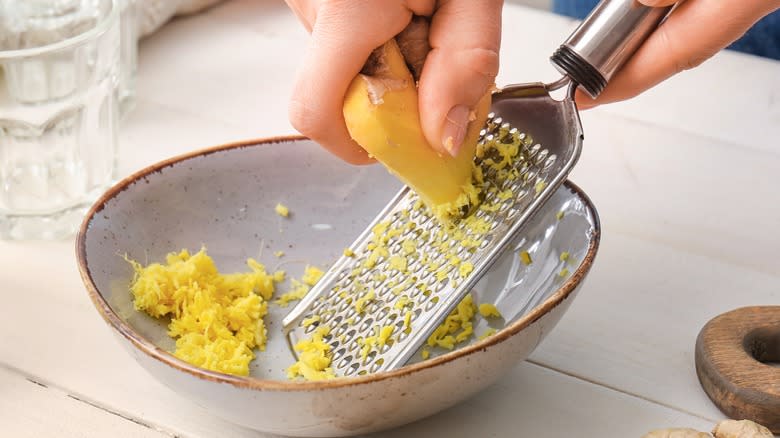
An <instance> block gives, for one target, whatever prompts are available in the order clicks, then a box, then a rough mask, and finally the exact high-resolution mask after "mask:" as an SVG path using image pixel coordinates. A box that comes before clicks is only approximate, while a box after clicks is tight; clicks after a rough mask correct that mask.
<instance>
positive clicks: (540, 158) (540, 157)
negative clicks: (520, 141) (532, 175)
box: [534, 145, 550, 166]
mask: <svg viewBox="0 0 780 438" xmlns="http://www.w3.org/2000/svg"><path fill="white" fill-rule="evenodd" d="M536 146H539V147H540V148H541V146H540V145H536ZM549 153H550V151H548V150H547V149H541V150H540V151H539V152H538V153H537V154H536V157H534V164H536V165H537V166H538V165H541V164H542V163H544V161H545V160H547V155H548V154H549Z"/></svg>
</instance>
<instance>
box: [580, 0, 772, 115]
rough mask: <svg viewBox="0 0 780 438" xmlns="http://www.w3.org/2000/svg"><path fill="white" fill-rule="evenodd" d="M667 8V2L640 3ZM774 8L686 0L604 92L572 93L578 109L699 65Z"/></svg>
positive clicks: (753, 0) (748, 1) (744, 1)
mask: <svg viewBox="0 0 780 438" xmlns="http://www.w3.org/2000/svg"><path fill="white" fill-rule="evenodd" d="M641 1H642V3H645V4H648V5H650V4H652V5H658V6H661V5H669V4H672V3H674V2H673V1H670V0H641ZM772 4H774V9H776V8H777V7H778V5H779V4H780V2H778V1H776V0H773V1H766V0H739V1H724V0H687V1H685V2H682V3H681V4H680V5H679V6H678V7H677V8H676V9H675V10H674V11H673V12H672V13H671V15H670V16H669V17H668V18H667V20H666V21H665V22H664V23H663V24H662V25H661V26H659V28H658V29H657V30H656V31H655V32H654V33H653V34H652V35H650V37H649V38H648V39H647V41H645V43H644V44H643V45H642V47H640V48H639V50H638V51H637V52H636V54H634V56H633V57H632V58H631V59H630V60H629V61H628V62H627V63H626V65H625V66H623V68H622V69H621V70H620V71H619V72H618V73H617V74H616V75H615V76H614V77H613V78H612V80H611V81H610V83H609V85H608V86H607V88H606V89H605V90H604V92H603V93H602V94H601V95H600V96H599V97H598V99H596V100H595V101H594V100H593V99H590V98H589V97H588V96H586V95H585V94H584V93H580V92H578V94H577V102H578V104H579V106H580V108H582V109H587V108H591V107H594V106H597V105H601V104H604V103H609V102H616V101H620V100H625V99H629V98H631V97H634V96H636V95H638V94H640V93H641V92H643V91H645V90H647V89H648V88H651V87H653V86H655V85H656V84H658V83H659V82H661V81H663V80H665V79H667V78H669V77H671V76H673V75H675V74H677V73H679V72H682V71H684V70H688V69H691V68H694V67H696V66H698V65H700V64H701V63H702V62H704V61H705V60H707V59H709V58H710V57H712V56H713V55H715V54H716V53H717V52H718V51H720V50H721V49H723V48H724V47H726V46H728V45H729V44H731V43H732V42H734V41H736V40H737V39H739V37H741V36H742V35H743V34H744V33H745V32H746V31H747V30H748V29H749V28H750V27H751V26H752V25H753V24H754V23H755V22H756V21H758V20H759V19H761V17H763V16H764V15H766V14H768V13H769V12H771V11H772V10H773V8H772Z"/></svg>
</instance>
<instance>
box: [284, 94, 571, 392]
mask: <svg viewBox="0 0 780 438" xmlns="http://www.w3.org/2000/svg"><path fill="white" fill-rule="evenodd" d="M545 94H546V93H545ZM543 137H544V136H543ZM479 143H480V147H481V148H483V149H484V148H486V147H489V146H490V145H491V144H501V145H504V147H507V145H512V144H517V146H518V147H517V155H516V157H515V158H514V159H513V160H512V161H511V163H508V165H507V167H505V168H504V169H503V170H496V167H497V166H495V162H496V161H497V160H498V159H499V157H498V156H497V155H496V154H492V155H491V153H490V150H491V149H487V150H488V152H487V153H485V154H484V155H483V156H482V157H479V154H478V158H477V159H476V160H475V164H476V166H477V167H479V168H481V169H483V173H484V181H485V182H484V186H483V192H485V193H487V195H486V196H487V197H486V199H485V202H483V204H482V205H481V206H480V207H479V208H478V209H477V210H476V211H475V212H473V213H472V214H471V215H470V216H469V217H468V218H467V219H466V220H464V221H463V223H461V224H459V225H460V226H456V227H455V228H453V229H449V230H445V229H444V227H443V226H442V225H441V223H439V222H438V221H437V220H436V219H435V218H434V217H433V216H432V215H430V214H429V213H428V211H427V209H426V208H424V207H423V206H422V203H421V201H420V200H419V198H418V197H417V195H416V194H414V192H413V191H411V190H410V189H409V188H404V189H402V190H401V191H400V192H399V193H398V194H397V195H396V196H395V198H394V199H393V200H391V202H390V203H389V204H388V205H387V206H386V207H385V209H384V210H383V211H382V212H380V214H379V215H378V216H377V217H376V218H375V219H374V221H373V222H372V223H371V225H369V226H368V227H367V228H366V229H365V230H364V231H363V233H362V234H361V235H360V236H359V237H358V238H357V239H356V241H355V242H354V243H353V244H352V245H351V246H350V251H351V252H352V253H351V254H349V255H347V254H345V255H344V256H342V257H340V258H339V259H338V260H337V261H336V262H335V263H334V264H333V265H332V266H331V267H330V269H329V270H328V271H327V272H326V273H325V275H324V276H323V277H322V279H320V281H319V282H318V283H317V284H316V285H315V286H314V287H313V288H312V290H311V291H310V292H309V293H308V294H307V295H306V297H304V299H303V300H301V302H300V303H299V304H298V305H297V306H296V307H295V308H294V309H293V310H292V311H291V312H290V314H288V315H287V317H286V318H285V319H284V321H283V326H284V331H285V333H286V336H287V340H288V343H289V344H290V347H291V350H292V351H293V354H296V352H295V349H294V345H295V344H296V343H297V342H298V341H300V340H303V339H307V338H309V337H311V336H312V334H313V333H314V331H315V330H316V329H317V328H318V327H327V328H328V329H329V332H328V334H327V335H326V336H324V338H323V339H324V341H325V342H327V343H328V344H329V345H330V354H331V367H332V368H333V371H334V373H335V374H336V375H337V376H343V377H350V376H357V375H363V374H366V373H375V372H379V371H385V370H389V369H393V368H397V367H399V366H402V365H404V364H405V363H406V362H407V361H408V359H409V358H410V357H411V356H412V355H413V354H414V352H415V351H417V349H418V348H419V347H420V346H421V345H422V344H424V343H425V341H426V340H427V338H428V337H429V336H430V335H431V333H433V331H434V330H435V329H436V327H437V326H438V325H439V324H440V323H441V322H442V321H443V320H444V319H445V318H446V317H447V315H448V314H449V313H450V312H451V311H452V309H454V308H455V306H457V304H458V303H459V302H460V301H461V300H462V299H463V298H464V297H465V296H466V295H467V294H468V293H469V292H470V291H471V289H472V288H473V286H474V285H476V283H477V282H478V281H479V279H480V278H481V277H482V276H483V275H484V274H485V273H486V272H487V271H488V269H489V268H490V266H491V265H492V264H493V262H494V261H495V260H496V259H498V257H499V256H500V255H501V254H503V252H504V251H505V250H507V246H508V245H509V244H510V243H511V241H512V238H513V236H514V235H515V234H516V233H517V232H518V231H519V230H520V229H521V228H522V226H523V224H524V223H526V222H527V221H528V219H529V218H530V217H531V216H532V215H533V213H534V212H535V211H536V210H538V208H539V206H540V205H542V203H543V202H544V200H545V199H546V198H548V197H549V196H550V195H551V194H552V193H553V192H554V191H555V190H556V189H557V187H558V186H559V185H560V184H561V183H562V182H563V180H564V179H565V177H566V175H567V174H568V172H569V170H570V169H571V168H572V167H573V165H574V162H575V161H576V159H577V157H578V155H579V148H580V146H581V144H580V142H573V143H569V144H567V145H565V146H564V145H559V147H558V148H553V149H552V150H551V149H546V148H544V147H543V146H542V145H540V144H539V143H535V142H534V140H533V139H532V138H531V136H529V135H527V134H525V133H521V132H519V131H518V130H517V129H516V128H514V127H512V126H510V125H509V123H506V122H505V121H504V120H503V119H502V118H501V117H498V116H496V115H495V114H494V113H491V114H490V115H489V117H488V120H487V123H486V126H485V129H483V130H482V132H481V134H480V140H479ZM564 147H565V148H568V150H563V149H562V148H564ZM572 149H575V150H572ZM488 201H489V202H488ZM388 327H392V329H389V328H388ZM383 329H384V332H385V333H384V334H387V331H389V330H392V332H391V334H390V336H389V337H387V336H382V333H380V332H382V331H383ZM383 337H385V338H387V339H386V340H385V341H383V340H382V338H383Z"/></svg>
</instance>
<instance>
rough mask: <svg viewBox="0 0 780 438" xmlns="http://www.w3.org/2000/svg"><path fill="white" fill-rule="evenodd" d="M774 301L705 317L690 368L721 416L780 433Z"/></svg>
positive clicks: (779, 339) (779, 326)
mask: <svg viewBox="0 0 780 438" xmlns="http://www.w3.org/2000/svg"><path fill="white" fill-rule="evenodd" d="M770 362H775V363H777V362H780V306H754V307H743V308H740V309H737V310H732V311H730V312H726V313H724V314H722V315H719V316H717V317H715V318H713V319H712V320H711V321H709V322H708V323H707V324H706V325H705V326H704V328H703V329H702V330H701V333H700V334H699V337H698V339H697V340H696V373H697V374H698V376H699V381H700V382H701V385H702V387H703V388H704V391H705V392H706V393H707V395H708V396H709V397H710V398H711V399H712V401H713V402H714V403H715V404H716V405H717V406H718V408H720V410H722V411H723V412H724V413H725V414H726V415H728V416H729V417H731V418H734V419H738V420H741V419H748V420H752V421H755V422H756V423H759V424H763V425H764V426H766V427H768V428H769V429H770V430H771V431H772V432H774V433H780V368H777V367H774V366H772V365H771V364H770Z"/></svg>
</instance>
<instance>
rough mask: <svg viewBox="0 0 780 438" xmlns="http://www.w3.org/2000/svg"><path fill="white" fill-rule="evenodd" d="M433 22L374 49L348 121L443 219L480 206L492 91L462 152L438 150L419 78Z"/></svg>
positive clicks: (349, 104) (350, 97)
mask: <svg viewBox="0 0 780 438" xmlns="http://www.w3.org/2000/svg"><path fill="white" fill-rule="evenodd" d="M428 26H429V24H428V21H427V19H425V18H422V17H415V18H414V19H413V20H412V23H411V24H410V25H409V26H408V27H407V28H406V29H405V30H404V31H403V32H401V34H399V35H398V36H397V37H395V38H393V39H391V40H390V41H388V42H387V43H386V44H384V45H382V46H381V47H379V48H377V49H376V50H374V52H373V53H372V54H371V56H370V57H369V59H368V60H367V61H366V63H365V65H364V66H363V69H362V70H361V73H360V74H358V75H357V77H355V78H354V79H353V81H352V83H351V84H350V87H349V89H348V90H347V94H346V96H345V98H344V105H343V113H344V121H345V122H346V125H347V130H348V131H349V134H350V136H351V137H352V138H353V139H354V140H355V141H356V142H357V143H358V144H359V145H360V146H361V147H363V149H365V150H366V151H367V152H368V153H369V154H370V155H371V156H373V157H374V158H376V159H377V160H378V161H379V162H380V163H382V164H383V165H384V166H385V167H386V168H387V169H388V170H389V171H390V172H392V173H393V174H394V175H396V176H397V177H398V178H399V179H400V180H401V181H403V182H404V183H405V184H407V185H408V186H409V187H411V188H412V190H414V191H415V192H416V193H417V194H418V195H419V196H420V199H421V200H422V201H423V202H424V203H425V204H426V205H427V206H428V207H429V208H430V209H431V211H432V212H433V213H434V215H435V216H437V217H438V218H439V219H440V220H442V221H443V222H449V221H450V219H453V218H458V217H460V216H462V215H463V213H464V212H468V211H470V209H471V208H472V207H473V206H475V205H476V204H478V202H479V199H478V197H477V196H478V192H477V191H476V190H475V189H474V186H473V185H472V172H473V163H474V156H475V153H476V149H477V141H478V139H479V132H480V130H481V129H482V127H483V126H484V124H485V121H486V119H487V114H488V110H489V107H490V102H491V96H492V91H491V90H486V92H485V95H484V96H483V97H482V99H481V100H480V101H479V102H478V103H477V105H476V106H475V108H473V109H472V118H471V121H470V122H469V124H468V126H467V129H466V134H465V138H464V140H463V145H462V147H461V148H460V152H459V153H458V156H456V157H452V156H450V155H449V154H444V153H439V152H437V151H436V150H435V149H434V148H433V147H432V146H431V145H430V144H429V143H428V141H427V139H426V138H425V135H424V134H423V131H422V127H421V125H420V113H419V109H418V96H417V79H418V78H419V74H420V71H421V69H422V65H423V63H424V61H425V57H426V55H427V54H428V51H429V50H430V46H428Z"/></svg>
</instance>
